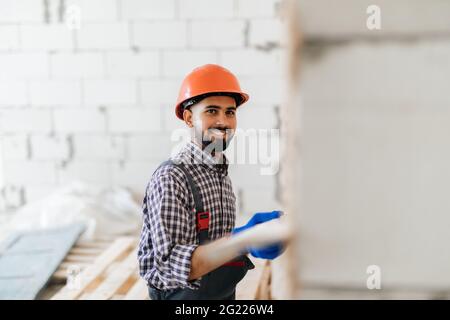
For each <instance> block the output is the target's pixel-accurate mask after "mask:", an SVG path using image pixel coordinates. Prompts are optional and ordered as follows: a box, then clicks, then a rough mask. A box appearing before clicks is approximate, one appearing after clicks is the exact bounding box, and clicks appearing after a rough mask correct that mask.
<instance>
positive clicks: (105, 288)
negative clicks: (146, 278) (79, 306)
mask: <svg viewBox="0 0 450 320" xmlns="http://www.w3.org/2000/svg"><path fill="white" fill-rule="evenodd" d="M136 269H137V255H136V251H135V250H133V251H132V252H131V253H130V254H129V255H128V256H127V257H126V258H125V259H124V260H123V261H122V262H120V263H119V265H118V266H117V267H115V268H114V270H113V271H112V272H111V273H110V274H109V275H108V276H107V277H105V279H104V280H103V281H102V283H101V284H100V285H99V286H98V287H97V288H96V289H95V290H94V292H92V293H91V294H90V295H89V296H87V297H86V299H88V300H107V299H110V298H112V296H113V295H114V294H116V293H117V291H119V289H120V288H121V287H123V286H126V282H127V281H128V280H129V279H130V277H132V276H133V275H136ZM133 282H134V281H133Z"/></svg>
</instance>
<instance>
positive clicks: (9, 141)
mask: <svg viewBox="0 0 450 320" xmlns="http://www.w3.org/2000/svg"><path fill="white" fill-rule="evenodd" d="M279 2H280V1H276V0H264V1H255V0H215V1H214V4H212V2H211V1H206V0H67V1H59V0H49V1H39V0H0V133H1V139H0V141H1V144H2V148H1V149H2V157H1V164H2V165H1V166H0V168H1V169H0V170H1V171H2V172H1V175H0V176H2V177H3V179H2V180H3V181H0V184H1V188H2V189H1V190H2V191H1V192H0V195H1V196H0V199H1V200H0V202H1V204H2V205H1V206H0V207H1V208H3V209H5V208H15V207H18V206H20V205H23V204H25V203H28V202H30V201H34V200H37V199H39V198H40V197H42V196H44V195H46V194H48V193H49V192H51V191H52V190H54V189H55V188H57V187H58V186H60V185H63V184H65V183H68V182H70V181H72V180H73V179H84V180H87V181H90V182H92V183H98V184H102V185H116V184H119V185H123V186H126V187H130V188H131V189H132V190H133V191H134V192H136V193H138V194H139V193H142V192H143V191H144V188H145V185H146V183H147V181H148V179H149V177H150V175H151V173H152V172H153V170H154V169H155V168H156V166H157V165H158V164H159V163H160V162H162V161H163V160H165V159H166V158H167V157H168V156H169V155H170V152H171V149H172V145H173V144H174V143H171V141H170V135H171V133H172V130H174V129H176V128H180V127H183V126H182V124H181V122H180V121H179V120H177V119H176V118H175V116H174V110H173V106H174V103H175V101H176V97H177V94H178V88H179V85H180V83H181V80H182V78H183V76H184V75H185V74H186V73H187V72H189V71H190V70H192V69H193V68H194V67H196V66H198V65H202V64H206V63H219V64H222V65H224V66H225V67H228V68H230V69H231V70H232V71H233V72H235V73H236V74H237V76H238V77H239V79H240V81H241V84H242V87H243V88H244V89H245V90H246V91H247V92H248V93H249V94H250V96H251V100H250V102H249V103H248V104H247V105H245V107H243V108H242V110H239V114H238V119H239V125H240V126H242V127H243V128H267V129H269V128H273V127H276V126H277V125H278V122H277V120H276V108H277V106H278V105H279V104H280V100H281V96H282V91H281V90H282V87H281V86H282V81H281V68H282V64H281V60H282V53H283V48H282V47H281V46H280V40H279V38H278V36H279V33H280V29H281V22H280V17H279V14H278V11H279V7H280V4H279ZM73 8H75V9H79V10H80V13H81V28H80V29H75V30H72V29H69V28H68V27H67V24H66V21H71V20H70V17H71V12H72V11H70V10H71V9H73ZM68 10H69V11H68ZM65 13H66V14H65ZM68 19H69V20H68ZM241 112H242V113H241ZM176 143H177V142H175V144H176ZM256 169H257V168H253V170H244V169H242V168H238V167H236V168H231V173H230V174H231V176H232V178H233V181H234V188H235V192H236V194H237V195H238V198H239V204H240V211H241V212H243V213H247V214H249V213H251V212H255V211H264V210H273V209H276V208H278V203H277V201H276V199H275V193H274V191H273V190H274V188H275V180H276V177H275V176H271V177H264V178H263V179H260V176H259V172H258V170H256ZM252 181H253V182H256V181H258V183H252ZM12 195H15V196H12ZM261 199H264V201H263V202H261Z"/></svg>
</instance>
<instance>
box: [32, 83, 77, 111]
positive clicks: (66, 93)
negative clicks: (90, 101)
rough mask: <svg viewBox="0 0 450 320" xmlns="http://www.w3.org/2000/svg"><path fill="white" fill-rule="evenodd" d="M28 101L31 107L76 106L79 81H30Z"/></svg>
mask: <svg viewBox="0 0 450 320" xmlns="http://www.w3.org/2000/svg"><path fill="white" fill-rule="evenodd" d="M30 101H31V105H33V106H78V105H80V103H81V83H80V81H79V80H58V81H53V80H52V81H46V80H39V81H37V80H36V81H31V82H30Z"/></svg>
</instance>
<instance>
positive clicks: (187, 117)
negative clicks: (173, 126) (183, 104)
mask: <svg viewBox="0 0 450 320" xmlns="http://www.w3.org/2000/svg"><path fill="white" fill-rule="evenodd" d="M183 120H184V123H186V125H187V126H188V127H189V128H192V127H193V125H192V111H191V110H189V109H184V111H183Z"/></svg>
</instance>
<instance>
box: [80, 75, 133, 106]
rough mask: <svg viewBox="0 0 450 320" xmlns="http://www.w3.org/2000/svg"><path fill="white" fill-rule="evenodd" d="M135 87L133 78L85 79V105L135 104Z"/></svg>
mask: <svg viewBox="0 0 450 320" xmlns="http://www.w3.org/2000/svg"><path fill="white" fill-rule="evenodd" d="M136 101H137V87H136V81H135V80H86V81H84V102H85V103H86V104H87V105H95V106H96V105H104V104H106V105H121V104H122V105H123V104H135V103H136Z"/></svg>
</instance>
